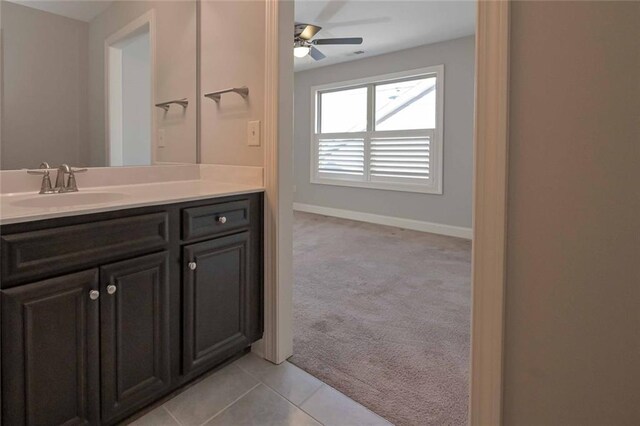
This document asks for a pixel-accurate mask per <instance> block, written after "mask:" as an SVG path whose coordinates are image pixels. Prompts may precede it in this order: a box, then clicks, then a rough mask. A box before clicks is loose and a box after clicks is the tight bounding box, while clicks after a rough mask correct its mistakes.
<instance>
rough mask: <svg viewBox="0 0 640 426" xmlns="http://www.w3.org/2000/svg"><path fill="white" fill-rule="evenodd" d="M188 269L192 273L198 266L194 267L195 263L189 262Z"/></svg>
mask: <svg viewBox="0 0 640 426" xmlns="http://www.w3.org/2000/svg"><path fill="white" fill-rule="evenodd" d="M188 266H189V269H191V270H192V271H195V270H196V268H197V267H198V265H196V262H189V265H188Z"/></svg>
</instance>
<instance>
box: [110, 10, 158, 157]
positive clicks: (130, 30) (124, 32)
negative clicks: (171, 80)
mask: <svg viewBox="0 0 640 426" xmlns="http://www.w3.org/2000/svg"><path fill="white" fill-rule="evenodd" d="M146 26H148V27H149V55H150V66H151V101H150V102H151V104H150V106H149V107H150V108H151V159H150V160H151V164H156V151H157V146H156V145H157V137H156V136H157V135H156V129H157V117H156V112H155V110H154V108H153V106H154V105H155V103H156V101H155V87H156V13H155V9H150V10H148V11H147V12H145V13H144V14H142V15H141V16H139V17H137V18H136V19H134V20H133V21H131V22H129V23H128V24H127V25H125V26H124V27H122V28H121V29H119V30H118V31H116V32H115V33H113V34H111V35H110V36H109V37H107V38H106V39H105V41H104V132H105V133H104V134H105V139H104V144H105V160H106V162H107V167H109V166H111V133H112V131H111V108H112V107H113V108H119V109H120V110H122V86H121V85H122V50H121V49H118V48H115V47H113V45H115V44H117V43H119V42H121V41H123V40H125V39H127V38H129V37H131V36H134V35H136V34H137V33H139V32H140V31H141V30H142V29H143V28H145V27H146ZM116 68H119V69H120V72H119V76H120V79H119V81H118V82H117V83H116V84H117V86H116V87H113V85H112V83H111V79H112V75H113V74H114V72H115V69H116ZM116 75H118V74H116ZM112 90H114V92H116V93H118V95H119V96H118V97H117V98H116V99H115V103H114V102H112V100H111V97H110V93H111V91H112ZM118 132H119V133H120V139H122V123H119V125H118ZM121 143H122V140H121Z"/></svg>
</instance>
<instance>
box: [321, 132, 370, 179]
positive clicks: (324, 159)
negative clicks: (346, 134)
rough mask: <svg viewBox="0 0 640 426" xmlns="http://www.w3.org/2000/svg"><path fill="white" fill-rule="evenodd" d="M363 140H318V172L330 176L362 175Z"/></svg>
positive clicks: (363, 159)
mask: <svg viewBox="0 0 640 426" xmlns="http://www.w3.org/2000/svg"><path fill="white" fill-rule="evenodd" d="M364 163H365V158H364V139H362V138H344V139H325V138H319V139H318V172H319V173H322V174H331V175H336V174H338V175H352V176H363V175H364Z"/></svg>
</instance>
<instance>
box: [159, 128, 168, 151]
mask: <svg viewBox="0 0 640 426" xmlns="http://www.w3.org/2000/svg"><path fill="white" fill-rule="evenodd" d="M165 146H167V144H166V142H165V138H164V129H158V148H164V147H165Z"/></svg>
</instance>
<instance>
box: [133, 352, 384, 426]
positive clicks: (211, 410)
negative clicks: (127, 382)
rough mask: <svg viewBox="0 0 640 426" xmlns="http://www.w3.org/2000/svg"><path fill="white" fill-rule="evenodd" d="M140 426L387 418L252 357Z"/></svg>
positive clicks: (293, 370)
mask: <svg viewBox="0 0 640 426" xmlns="http://www.w3.org/2000/svg"><path fill="white" fill-rule="evenodd" d="M131 425H134V426H200V425H207V426H214V425H216V426H222V425H228V426H245V425H246V426H248V425H256V426H267V425H269V426H287V425H295V426H307V425H315V426H317V425H325V426H378V425H390V423H389V422H387V421H386V420H384V419H383V418H382V417H380V416H378V415H377V414H374V413H373V412H372V411H369V410H368V409H367V408H365V407H363V406H362V405H360V404H358V403H357V402H355V401H353V400H351V399H350V398H348V397H347V396H345V395H344V394H342V393H340V392H338V391H337V390H335V389H333V388H332V387H330V386H328V385H326V384H324V383H323V382H321V381H320V380H318V379H316V378H315V377H313V376H311V375H310V374H308V373H306V372H305V371H303V370H301V369H299V368H298V367H296V366H294V365H293V364H290V363H288V362H284V363H283V364H281V365H274V364H271V363H270V362H268V361H265V360H263V359H261V358H259V357H257V356H255V355H253V354H247V355H245V356H244V357H242V358H240V359H239V360H237V361H235V362H234V363H233V364H230V365H228V366H226V367H225V368H223V369H222V370H220V371H217V372H216V373H214V374H212V375H210V376H209V377H207V378H205V379H204V380H202V381H201V382H199V383H197V384H195V385H194V386H192V387H190V388H188V389H186V390H185V391H184V392H182V393H181V394H179V395H177V396H175V397H174V398H173V399H171V400H169V401H167V402H166V403H165V404H164V405H162V406H160V407H158V408H156V409H154V410H153V411H151V412H149V413H147V414H146V415H144V416H143V417H141V418H139V419H138V420H136V421H135V422H133V423H131Z"/></svg>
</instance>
